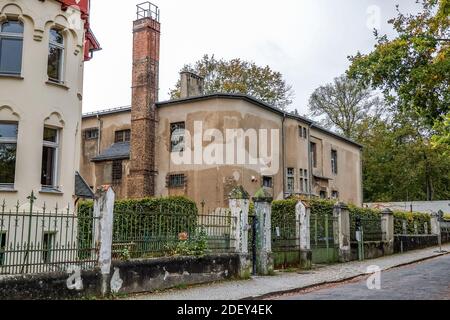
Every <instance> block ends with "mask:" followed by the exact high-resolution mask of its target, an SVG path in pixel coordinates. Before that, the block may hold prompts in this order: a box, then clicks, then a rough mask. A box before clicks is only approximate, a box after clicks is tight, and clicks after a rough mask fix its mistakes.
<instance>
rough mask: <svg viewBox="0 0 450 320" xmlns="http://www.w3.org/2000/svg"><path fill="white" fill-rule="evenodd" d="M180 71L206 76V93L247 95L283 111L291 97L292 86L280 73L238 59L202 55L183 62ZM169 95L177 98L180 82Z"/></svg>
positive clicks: (267, 67) (289, 102) (290, 101)
mask: <svg viewBox="0 0 450 320" xmlns="http://www.w3.org/2000/svg"><path fill="white" fill-rule="evenodd" d="M183 71H191V72H194V73H196V74H198V75H200V76H202V77H204V78H205V87H204V90H205V94H209V93H218V92H220V93H240V94H247V95H250V96H253V97H255V98H257V99H259V100H261V101H263V102H266V103H268V104H270V105H272V106H274V107H276V108H279V109H282V110H286V108H287V107H288V106H289V105H290V104H291V103H292V98H293V96H294V94H293V90H292V86H290V85H288V84H287V83H286V82H285V80H284V79H283V76H282V74H281V73H280V72H276V71H273V70H272V69H271V68H270V67H269V66H266V67H260V66H257V65H256V64H255V63H253V62H249V61H243V60H241V59H232V60H224V59H220V60H217V59H216V58H215V57H214V56H211V57H210V56H209V55H205V56H203V58H202V59H201V60H199V61H197V62H195V63H194V64H190V65H185V66H184V68H183ZM169 94H170V96H171V97H172V99H176V98H179V97H180V81H178V83H177V84H176V86H175V88H174V89H172V90H171V91H170V92H169Z"/></svg>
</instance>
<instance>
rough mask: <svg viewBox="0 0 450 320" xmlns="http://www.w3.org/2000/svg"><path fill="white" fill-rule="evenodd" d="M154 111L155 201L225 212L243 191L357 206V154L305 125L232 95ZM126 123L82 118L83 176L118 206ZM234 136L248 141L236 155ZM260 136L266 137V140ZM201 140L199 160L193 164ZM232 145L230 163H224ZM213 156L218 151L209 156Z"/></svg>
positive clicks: (107, 116)
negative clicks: (181, 201) (180, 198)
mask: <svg viewBox="0 0 450 320" xmlns="http://www.w3.org/2000/svg"><path fill="white" fill-rule="evenodd" d="M156 108H157V123H158V125H157V132H156V152H155V155H156V162H155V164H156V172H157V173H156V174H155V192H156V195H157V196H166V195H184V196H187V197H189V198H191V199H194V200H195V201H196V202H197V203H198V204H199V205H202V204H204V205H205V207H207V208H215V207H224V206H227V202H228V194H229V192H230V191H231V190H232V188H233V187H235V186H237V185H243V186H244V188H245V189H246V190H248V191H249V193H250V194H254V193H255V192H256V191H257V190H258V189H259V188H260V187H262V186H264V187H266V188H268V189H269V190H270V191H271V192H272V194H273V195H274V197H275V198H276V199H283V198H284V197H287V196H289V195H292V194H298V195H300V194H302V195H305V196H317V197H322V198H336V199H340V200H342V201H346V202H349V203H354V204H356V205H361V204H362V186H361V146H360V145H358V144H356V143H354V142H352V141H350V140H348V139H346V138H344V137H341V136H339V135H336V134H334V133H331V132H329V131H327V130H324V129H322V128H320V127H319V126H317V125H315V124H314V123H313V122H311V121H310V120H308V119H305V118H302V117H299V116H296V115H293V114H288V113H284V112H281V111H279V110H277V109H275V108H272V107H271V106H269V105H266V104H264V103H262V102H260V101H258V100H256V99H253V98H251V97H248V96H243V95H230V94H213V95H202V96H195V97H185V98H182V99H180V100H173V101H167V102H160V103H157V104H156ZM130 121H131V108H129V107H128V108H119V109H116V110H107V111H103V112H99V113H93V114H87V115H84V116H83V124H82V128H83V142H82V153H83V156H82V166H81V168H82V171H81V172H82V175H83V176H85V177H86V179H87V181H88V182H89V183H90V184H91V186H92V187H94V188H95V187H97V186H99V185H102V184H112V185H113V186H114V188H115V190H117V192H118V194H119V197H122V198H126V197H127V191H126V190H127V185H128V179H126V177H127V176H128V175H129V167H130V160H129V159H130V143H129V140H130V139H129V135H127V134H124V133H123V132H128V131H126V130H129V128H130V127H131V123H130ZM196 126H197V127H198V128H200V126H201V128H200V131H198V130H197V131H196V128H195V127H196ZM236 129H238V131H237V132H238V134H239V131H240V130H242V133H243V136H245V143H244V144H242V146H243V148H241V149H239V146H240V144H239V137H235V138H234V139H227V137H226V133H227V131H230V130H236ZM124 130H125V131H124ZM261 130H267V139H266V136H264V134H262V135H261V134H260V132H261ZM208 131H209V133H208ZM198 133H200V135H201V140H202V142H201V145H200V148H201V149H202V151H201V153H200V154H201V155H202V156H201V159H200V160H199V161H196V159H195V157H196V155H195V154H196V150H198V149H199V144H196V143H195V140H196V139H198V138H196V135H197V136H198ZM211 133H213V135H215V137H214V139H212V138H211ZM252 133H253V134H252ZM272 134H273V135H274V137H272ZM220 136H223V138H220ZM122 137H123V138H122ZM217 137H219V138H218V139H216V138H217ZM255 137H256V140H252V139H255ZM197 141H199V140H197ZM133 143H134V142H133ZM136 143H139V141H137V142H136ZM255 144H256V145H258V149H261V147H262V146H263V145H267V146H268V152H267V154H268V155H269V158H270V159H271V161H270V164H269V165H261V162H263V161H262V159H264V157H263V156H261V154H260V153H259V150H258V151H256V152H255V151H252V147H253V146H254V145H255ZM230 145H234V150H235V153H234V157H233V158H234V160H231V158H230V159H229V160H230V161H227V148H229V146H230ZM189 149H191V150H192V152H189V151H188V150H189ZM213 149H214V150H221V151H219V152H217V153H216V154H214V152H212V153H211V152H209V151H208V150H213ZM230 150H231V149H230ZM180 151H183V152H182V153H179V152H180ZM197 152H198V151H197ZM239 154H240V155H243V161H239V159H238V157H239ZM209 155H212V157H211V159H208V157H209ZM217 155H218V156H217ZM250 155H254V157H253V158H257V161H256V163H252V162H251V161H250V157H249V156H250ZM178 156H179V157H181V158H182V160H184V162H183V161H182V160H180V159H177V157H178ZM244 158H245V159H244ZM197 160H198V159H197Z"/></svg>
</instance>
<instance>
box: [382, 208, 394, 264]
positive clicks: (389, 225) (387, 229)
mask: <svg viewBox="0 0 450 320" xmlns="http://www.w3.org/2000/svg"><path fill="white" fill-rule="evenodd" d="M381 232H382V233H383V237H382V240H383V242H384V243H385V255H392V254H394V212H392V210H391V209H384V210H383V211H382V212H381Z"/></svg>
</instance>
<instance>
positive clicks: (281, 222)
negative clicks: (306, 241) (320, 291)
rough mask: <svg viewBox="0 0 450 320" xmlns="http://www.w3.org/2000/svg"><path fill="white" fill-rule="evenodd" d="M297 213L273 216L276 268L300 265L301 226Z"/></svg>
mask: <svg viewBox="0 0 450 320" xmlns="http://www.w3.org/2000/svg"><path fill="white" fill-rule="evenodd" d="M297 225H298V224H297V222H296V219H295V214H294V213H292V212H285V213H283V214H280V215H279V216H277V217H273V216H272V255H273V260H274V267H275V269H288V268H292V267H299V266H300V228H298V227H297Z"/></svg>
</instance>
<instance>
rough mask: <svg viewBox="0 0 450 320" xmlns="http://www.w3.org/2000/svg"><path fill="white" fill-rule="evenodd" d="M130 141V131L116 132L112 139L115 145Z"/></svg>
mask: <svg viewBox="0 0 450 320" xmlns="http://www.w3.org/2000/svg"><path fill="white" fill-rule="evenodd" d="M130 140H131V130H130V129H128V130H120V131H116V133H115V137H114V142H115V143H118V142H130Z"/></svg>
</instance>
